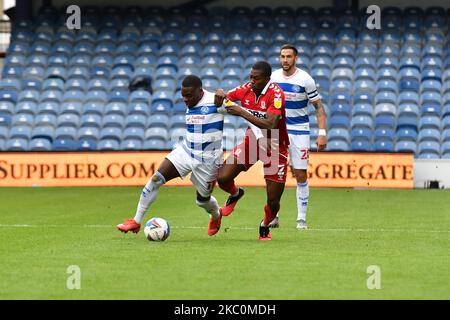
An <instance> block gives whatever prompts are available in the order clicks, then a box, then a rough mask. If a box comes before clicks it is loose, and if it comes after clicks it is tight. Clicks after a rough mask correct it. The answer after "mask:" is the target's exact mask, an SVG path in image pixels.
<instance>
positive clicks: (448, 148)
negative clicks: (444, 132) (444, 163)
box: [441, 141, 450, 155]
mask: <svg viewBox="0 0 450 320" xmlns="http://www.w3.org/2000/svg"><path fill="white" fill-rule="evenodd" d="M449 153H450V141H446V142H444V143H442V145H441V154H442V155H444V154H449Z"/></svg>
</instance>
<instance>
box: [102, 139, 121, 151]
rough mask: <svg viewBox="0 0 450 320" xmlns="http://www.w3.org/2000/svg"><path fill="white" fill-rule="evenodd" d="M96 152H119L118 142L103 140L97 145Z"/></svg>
mask: <svg viewBox="0 0 450 320" xmlns="http://www.w3.org/2000/svg"><path fill="white" fill-rule="evenodd" d="M97 150H102V151H114V150H120V145H119V141H117V140H113V139H103V140H100V141H99V142H98V144H97Z"/></svg>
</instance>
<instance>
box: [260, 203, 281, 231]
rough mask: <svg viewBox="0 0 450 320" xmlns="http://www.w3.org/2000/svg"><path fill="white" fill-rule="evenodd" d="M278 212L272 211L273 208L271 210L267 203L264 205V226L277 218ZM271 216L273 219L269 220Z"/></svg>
mask: <svg viewBox="0 0 450 320" xmlns="http://www.w3.org/2000/svg"><path fill="white" fill-rule="evenodd" d="M277 214H278V212H272V210H270V207H269V206H268V205H267V204H266V205H265V206H264V219H263V221H262V225H263V226H268V225H269V223H270V222H271V221H272V220H273V219H275V216H276V215H277ZM271 217H273V219H271V220H270V221H268V219H270V218H271Z"/></svg>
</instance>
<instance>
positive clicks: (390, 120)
mask: <svg viewBox="0 0 450 320" xmlns="http://www.w3.org/2000/svg"><path fill="white" fill-rule="evenodd" d="M395 125H396V119H395V116H394V115H392V114H380V115H377V116H376V117H375V127H376V128H381V127H383V128H392V129H394V128H395Z"/></svg>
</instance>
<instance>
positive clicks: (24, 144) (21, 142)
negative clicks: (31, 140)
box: [5, 139, 28, 151]
mask: <svg viewBox="0 0 450 320" xmlns="http://www.w3.org/2000/svg"><path fill="white" fill-rule="evenodd" d="M5 149H6V150H7V151H26V150H28V140H25V139H9V140H7V141H6V145H5Z"/></svg>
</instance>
